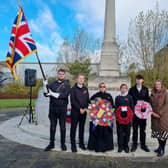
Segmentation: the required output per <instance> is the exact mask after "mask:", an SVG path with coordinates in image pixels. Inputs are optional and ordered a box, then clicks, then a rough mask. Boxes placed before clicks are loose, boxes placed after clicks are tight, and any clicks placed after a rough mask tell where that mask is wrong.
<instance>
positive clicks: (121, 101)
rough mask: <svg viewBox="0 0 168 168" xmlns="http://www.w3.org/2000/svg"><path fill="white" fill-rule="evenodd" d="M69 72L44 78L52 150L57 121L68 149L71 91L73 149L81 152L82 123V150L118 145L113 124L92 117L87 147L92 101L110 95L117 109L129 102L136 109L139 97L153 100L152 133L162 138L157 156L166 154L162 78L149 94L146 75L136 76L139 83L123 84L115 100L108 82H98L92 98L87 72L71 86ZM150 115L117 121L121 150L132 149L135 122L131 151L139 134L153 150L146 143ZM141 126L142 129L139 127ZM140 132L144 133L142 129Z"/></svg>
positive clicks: (166, 101) (166, 95)
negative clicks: (67, 74)
mask: <svg viewBox="0 0 168 168" xmlns="http://www.w3.org/2000/svg"><path fill="white" fill-rule="evenodd" d="M65 76H66V72H65V70H64V69H60V70H58V79H57V80H56V81H54V82H53V83H51V84H48V82H47V81H44V82H43V84H44V87H43V88H44V95H45V96H47V97H50V105H49V120H50V143H49V145H48V146H47V147H46V148H45V151H50V150H52V149H53V148H54V147H55V144H54V142H55V133H56V126H57V121H59V125H60V134H61V149H62V150H63V151H66V150H67V147H66V145H65V138H66V124H65V123H66V122H65V121H66V113H67V105H68V96H69V94H70V102H71V128H70V140H71V151H72V152H77V146H76V130H77V126H78V125H79V129H78V130H79V148H81V149H82V150H86V149H88V150H93V151H95V152H105V151H108V150H113V149H114V144H113V127H111V126H101V125H97V126H95V125H94V124H93V122H92V121H90V128H89V140H88V144H87V147H86V146H85V143H84V132H85V130H84V128H85V122H86V116H87V114H86V111H87V108H88V104H89V102H90V101H91V100H94V99H95V98H102V99H106V100H107V101H108V102H110V104H111V106H112V107H113V108H115V109H117V108H118V107H119V106H123V105H125V106H128V107H129V108H131V109H132V111H134V107H135V105H136V104H137V102H138V101H139V100H141V101H145V102H148V103H150V104H151V106H152V109H153V113H152V126H151V128H152V137H153V138H157V139H158V144H159V147H158V148H157V149H156V150H155V152H156V153H157V156H163V155H164V151H165V145H166V140H167V138H168V92H167V90H166V89H165V88H164V86H163V84H162V81H160V80H157V81H156V82H155V84H154V88H153V89H152V91H151V95H149V91H148V88H147V87H145V86H144V85H143V82H144V78H143V76H142V75H137V76H136V84H135V85H134V86H133V87H131V88H130V89H129V88H128V86H127V85H126V84H122V85H121V86H120V94H119V95H118V96H117V97H116V98H115V102H114V101H113V98H112V96H111V94H110V93H107V92H106V84H105V83H103V82H102V83H100V84H99V85H98V89H99V91H98V92H97V93H96V94H94V95H93V96H92V97H91V98H89V91H88V88H87V87H86V86H85V85H84V83H85V76H84V75H82V74H79V75H78V77H77V80H76V83H75V85H74V86H73V87H72V88H71V87H70V84H69V81H68V80H66V79H65ZM146 125H147V120H146V119H140V118H138V117H137V116H136V115H135V114H134V116H133V120H132V122H129V123H128V124H121V123H118V122H117V121H116V126H117V137H118V139H117V142H118V152H122V151H123V150H124V151H125V152H126V153H129V151H130V148H129V141H130V133H131V126H132V128H133V136H132V147H131V152H135V151H136V149H137V147H138V135H139V136H140V146H141V149H142V150H144V151H145V152H150V150H149V148H148V147H147V145H146ZM139 130H140V131H139ZM139 132H140V133H139Z"/></svg>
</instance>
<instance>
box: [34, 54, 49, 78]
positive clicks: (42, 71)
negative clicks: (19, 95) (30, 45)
mask: <svg viewBox="0 0 168 168" xmlns="http://www.w3.org/2000/svg"><path fill="white" fill-rule="evenodd" d="M36 57H37V61H38V63H39V66H40V70H41V73H42V76H43V79H44V80H46V79H47V78H46V76H45V73H44V70H43V67H42V65H41V62H40V59H39V56H38V53H37V52H36Z"/></svg>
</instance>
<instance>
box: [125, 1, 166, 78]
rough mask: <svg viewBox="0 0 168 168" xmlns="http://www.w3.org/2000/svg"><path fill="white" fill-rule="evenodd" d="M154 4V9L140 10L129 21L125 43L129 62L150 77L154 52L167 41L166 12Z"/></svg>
mask: <svg viewBox="0 0 168 168" xmlns="http://www.w3.org/2000/svg"><path fill="white" fill-rule="evenodd" d="M156 6H157V7H156V9H155V10H149V11H147V12H146V13H144V12H140V13H139V15H138V16H137V17H136V18H135V19H134V20H132V21H131V22H130V25H129V31H128V40H127V44H126V52H127V53H128V54H129V59H128V62H129V64H133V63H134V64H135V65H136V68H137V69H138V70H145V73H146V76H147V77H151V70H152V69H153V67H154V58H155V54H156V53H157V52H158V51H159V50H160V49H161V48H163V47H164V46H166V44H167V43H168V12H167V11H164V10H163V11H160V10H159V5H158V4H157V5H156ZM152 75H153V77H154V76H156V75H155V74H152Z"/></svg>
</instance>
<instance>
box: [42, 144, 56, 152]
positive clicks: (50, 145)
mask: <svg viewBox="0 0 168 168" xmlns="http://www.w3.org/2000/svg"><path fill="white" fill-rule="evenodd" d="M54 147H55V144H54V142H50V143H49V145H48V146H47V147H46V148H45V149H44V151H45V152H48V151H51V150H52V149H54Z"/></svg>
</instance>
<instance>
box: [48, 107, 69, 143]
mask: <svg viewBox="0 0 168 168" xmlns="http://www.w3.org/2000/svg"><path fill="white" fill-rule="evenodd" d="M49 119H50V142H51V143H54V141H55V133H56V127H57V122H58V121H59V125H60V134H61V139H60V140H61V145H62V144H64V143H65V137H66V124H65V120H66V108H63V109H57V110H56V111H54V110H50V113H49Z"/></svg>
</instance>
